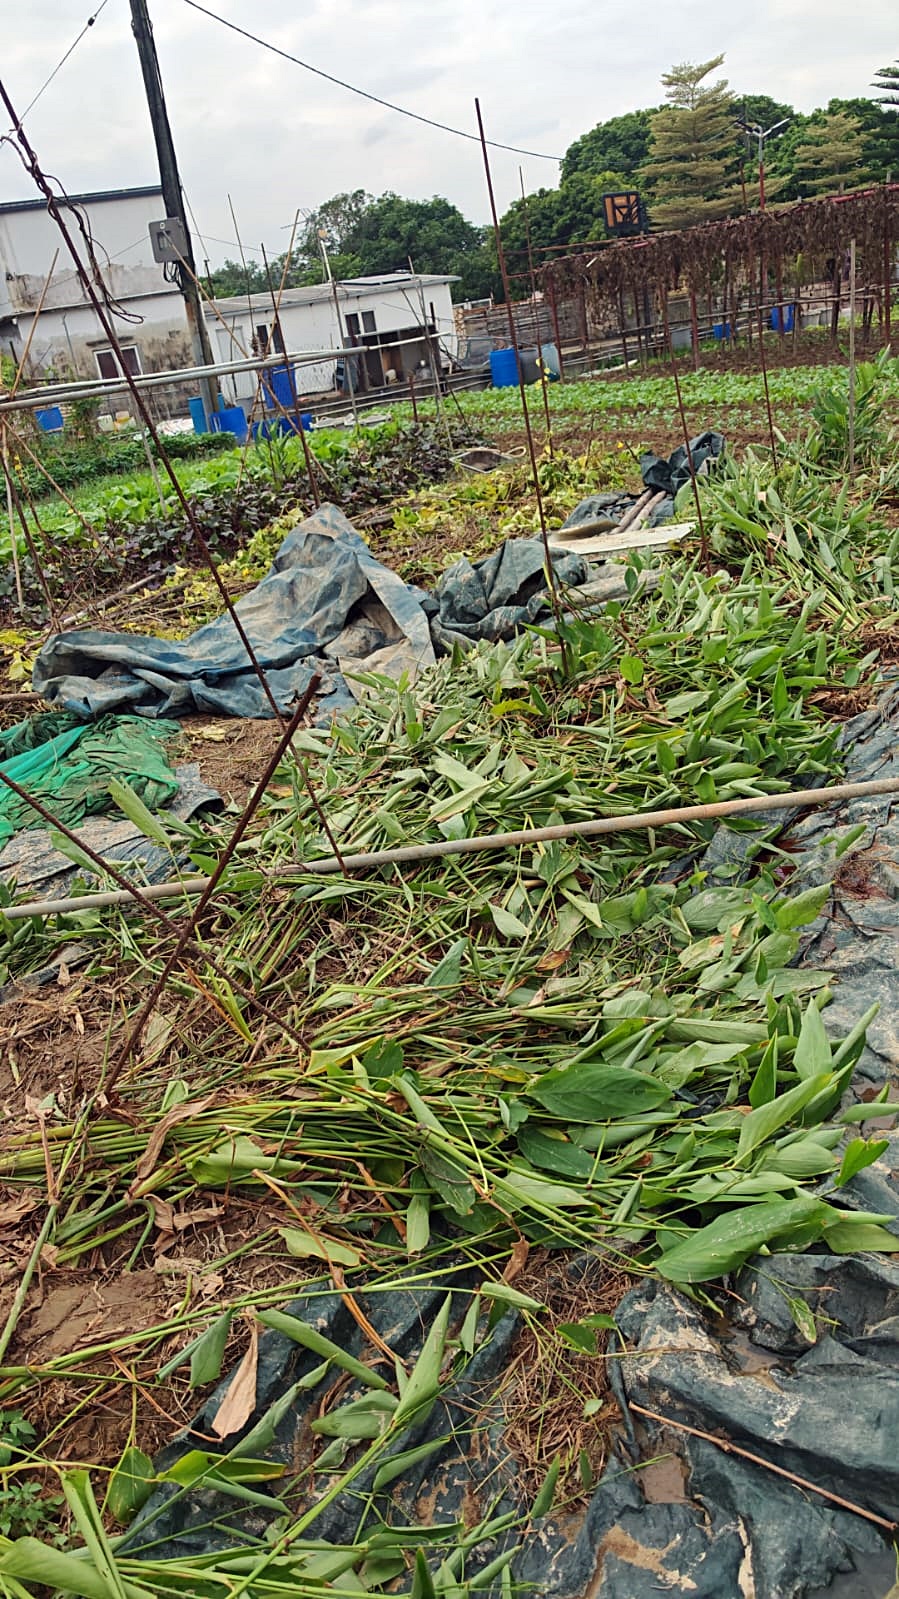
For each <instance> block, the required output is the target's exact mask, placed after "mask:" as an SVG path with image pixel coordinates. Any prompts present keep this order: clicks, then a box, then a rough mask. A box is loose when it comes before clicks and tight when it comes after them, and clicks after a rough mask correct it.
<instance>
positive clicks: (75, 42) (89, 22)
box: [19, 0, 108, 126]
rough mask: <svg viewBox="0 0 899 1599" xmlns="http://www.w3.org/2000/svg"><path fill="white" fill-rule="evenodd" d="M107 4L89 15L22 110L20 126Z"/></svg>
mask: <svg viewBox="0 0 899 1599" xmlns="http://www.w3.org/2000/svg"><path fill="white" fill-rule="evenodd" d="M107 4H108V0H100V4H99V5H98V7H97V9H96V11H95V12H94V14H93V16H92V17H88V19H87V21H86V23H85V24H84V27H83V28H82V30H81V32H80V33H79V35H78V37H77V39H74V40H73V41H72V43H71V44H70V45H69V48H68V50H67V51H66V53H65V55H64V56H63V58H62V60H61V61H58V62H57V64H56V66H55V67H54V68H53V71H52V72H51V73H50V76H49V78H48V79H47V81H46V83H42V84H41V87H40V88H39V89H38V91H37V94H36V95H35V97H34V99H33V100H32V101H31V103H30V105H27V106H26V107H25V110H24V111H23V112H22V115H21V116H20V118H19V125H20V126H21V124H22V123H23V122H24V120H25V118H26V117H27V115H28V113H29V111H33V110H34V107H35V106H36V105H37V103H38V100H39V99H40V97H41V95H42V94H43V93H44V90H45V89H49V87H50V85H51V83H52V82H53V79H54V78H55V77H56V74H57V73H58V72H61V71H62V69H63V67H64V66H65V64H66V62H67V61H68V59H69V56H70V55H71V54H72V52H73V50H76V49H77V48H78V46H79V44H80V43H81V41H82V39H83V38H84V35H85V34H86V33H89V32H90V30H91V28H92V27H93V25H94V23H95V22H96V20H97V18H98V17H99V15H100V12H101V11H102V10H103V8H104V6H106V5H107Z"/></svg>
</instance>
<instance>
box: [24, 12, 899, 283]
mask: <svg viewBox="0 0 899 1599" xmlns="http://www.w3.org/2000/svg"><path fill="white" fill-rule="evenodd" d="M96 3H97V0H94V6H93V9H96ZM204 3H205V0H204ZM209 4H210V9H213V10H216V11H217V12H218V13H219V15H222V16H226V17H230V18H231V19H232V20H234V21H235V22H238V23H240V24H241V25H242V26H244V27H247V28H249V29H251V30H252V31H253V32H254V33H257V34H259V35H261V36H262V37H264V38H266V39H268V40H269V41H271V42H272V43H273V44H276V45H278V46H279V47H280V48H282V49H284V50H288V51H291V52H292V53H293V54H295V55H298V56H301V57H302V58H303V59H304V60H307V61H310V62H312V63H313V64H315V65H316V66H319V67H321V68H323V69H324V70H326V71H328V72H331V73H333V74H335V75H336V76H338V77H342V78H345V79H348V80H349V81H350V82H352V83H356V84H358V85H359V86H360V87H362V88H365V89H368V90H369V91H370V92H371V93H373V94H378V95H381V96H383V97H384V98H386V99H389V100H393V101H396V102H399V103H400V104H401V105H405V106H408V107H409V108H410V109H411V110H414V111H418V112H419V113H421V114H423V115H425V116H430V117H434V118H436V119H438V120H440V121H442V122H447V123H451V124H453V125H454V126H456V127H461V128H465V129H468V130H473V129H474V126H475V120H474V97H475V95H479V96H480V100H481V107H482V111H483V115H484V120H485V124H486V129H487V134H488V137H490V138H493V139H497V140H501V141H504V142H507V143H509V144H515V145H522V146H526V147H527V148H528V149H531V150H537V151H544V152H546V153H547V154H549V155H554V156H560V155H562V154H563V153H564V151H565V149H566V147H567V146H568V145H569V144H570V143H571V141H572V140H573V139H575V138H577V136H578V135H579V134H581V133H583V132H584V131H585V130H586V129H588V128H590V127H593V126H594V125H595V123H597V122H599V121H603V120H605V119H606V118H607V117H611V116H616V115H618V114H620V113H621V112H623V111H629V110H633V109H634V108H635V107H637V106H645V105H652V104H655V103H657V102H658V100H659V99H660V86H659V77H660V74H661V73H662V72H664V71H665V70H666V69H667V68H668V67H669V66H670V65H671V64H672V63H673V62H675V61H682V60H684V59H685V58H686V59H689V60H693V61H696V60H700V59H703V58H708V57H709V56H711V55H714V54H716V53H717V52H718V51H724V52H725V55H726V62H725V67H724V71H725V72H726V74H727V76H728V78H729V80H730V83H731V86H732V87H733V88H734V89H736V90H738V91H740V92H744V93H750V92H759V93H767V94H770V95H773V96H774V97H775V98H777V99H780V100H786V101H789V102H790V103H792V104H793V105H795V106H796V107H797V109H799V110H802V111H809V110H811V109H812V108H813V107H814V106H815V105H820V104H823V103H824V102H826V101H827V100H828V99H830V98H831V97H832V96H841V97H845V96H852V95H860V94H866V93H867V92H868V91H869V86H870V82H871V77H872V74H873V72H874V71H875V70H876V68H877V67H879V66H882V65H883V64H884V63H886V62H889V61H890V60H892V59H894V58H895V57H896V55H897V54H899V28H897V24H896V17H897V7H896V0H863V3H862V4H861V5H859V6H858V7H854V6H849V7H847V5H846V3H845V0H756V3H755V4H754V5H751V6H740V7H737V6H722V5H721V0H679V3H678V4H677V5H672V4H671V3H670V0H642V3H640V4H635V3H634V0H605V3H604V4H601V5H596V4H595V3H593V0H544V3H542V4H540V5H538V4H536V0H517V3H516V4H514V5H513V4H511V3H510V0H427V3H425V0H417V3H415V0H413V3H412V4H409V3H408V0H406V3H404V4H401V3H400V0H306V3H305V4H304V5H302V6H300V5H296V4H292V3H291V0H254V3H253V4H252V5H246V4H243V5H240V4H238V0H209ZM90 11H91V0H0V39H2V52H0V73H2V77H3V80H4V82H5V84H6V87H7V90H8V92H9V94H10V95H11V98H12V99H13V102H14V104H15V105H16V108H17V110H18V111H19V112H20V113H21V111H22V110H23V109H24V107H25V106H26V105H27V104H28V102H29V101H30V100H31V98H32V97H33V95H34V94H36V93H37V91H38V89H39V88H40V86H41V84H42V83H43V81H44V79H45V78H46V77H47V76H48V74H49V73H50V72H51V71H52V69H53V68H54V67H55V66H56V64H57V62H58V61H59V59H60V57H61V56H62V54H63V53H64V51H65V50H66V49H67V48H68V46H69V45H70V44H71V42H72V40H73V39H74V38H75V36H76V35H77V34H78V32H79V31H80V29H81V28H82V27H83V25H84V23H85V21H86V20H87V17H88V15H89V14H90ZM150 12H151V15H152V17H153V21H154V26H155V33H156V44H157V49H158V52H159V57H160V62H161V67H162V75H163V82H164V84H165V89H166V94H167V98H168V102H169V114H170V118H171V122H172V127H173V131H174V136H175V143H176V147H177V150H178V156H179V162H180V166H181V172H182V178H183V181H184V186H185V189H186V191H187V195H188V199H189V202H190V204H191V206H192V207H193V210H194V213H195V216H196V220H197V224H198V226H199V229H200V231H201V233H202V235H203V237H204V239H205V241H206V251H208V255H209V257H210V259H211V260H212V261H213V262H218V261H220V260H222V259H223V258H224V257H225V256H226V255H229V254H230V255H232V256H233V255H235V254H236V249H235V246H234V243H233V240H234V229H233V225H232V223H231V219H230V215H229V210H228V202H227V196H228V194H229V193H230V195H231V197H232V199H233V202H234V208H235V211H236V214H237V219H238V225H239V227H240V231H241V234H242V236H243V238H244V240H245V242H246V243H247V244H248V245H249V244H253V245H256V246H258V244H259V242H260V241H264V242H265V245H266V248H267V249H271V250H272V251H273V252H275V253H277V252H279V251H280V250H283V249H284V248H285V246H286V243H287V240H288V237H289V227H290V223H291V221H292V219H293V216H294V214H295V212H296V210H297V208H298V207H312V206H315V205H317V204H319V203H320V202H321V201H322V200H325V199H327V198H328V197H329V196H330V195H332V194H334V193H336V192H337V191H339V190H343V189H354V188H364V189H368V190H369V191H370V192H372V193H374V194H379V193H382V192H383V191H384V190H385V189H395V190H396V191H398V192H399V193H400V194H405V195H410V196H413V197H415V198H422V199H423V198H428V197H430V196H431V195H433V194H443V195H446V196H448V198H449V199H451V200H452V201H454V202H455V203H456V204H457V205H458V206H459V207H460V208H461V209H462V211H464V212H465V214H466V215H467V216H469V217H471V218H472V219H473V220H475V221H478V222H484V221H486V220H487V217H488V209H487V198H486V192H485V186H484V173H483V167H482V164H481V155H480V151H479V149H478V147H477V146H476V145H474V144H470V143H468V142H466V141H465V140H464V139H459V138H454V137H453V136H451V135H450V134H447V133H441V132H438V131H437V130H436V129H429V128H426V127H423V126H422V125H421V124H420V123H415V122H412V121H410V120H408V119H407V118H405V117H402V116H398V115H396V114H395V113H393V112H390V111H387V110H384V109H382V108H381V107H379V106H376V105H372V104H371V103H370V102H367V101H365V100H361V99H359V98H358V97H357V96H355V95H352V94H349V93H347V92H346V91H345V90H343V89H339V88H337V87H335V86H334V85H331V84H328V83H325V82H323V81H322V80H321V79H319V78H316V77H314V76H312V75H311V74H310V73H308V72H305V71H303V70H302V69H301V68H300V67H297V66H294V65H292V64H291V63H289V62H285V61H281V60H278V58H277V57H275V56H273V55H271V54H270V53H269V52H268V51H265V50H262V49H260V48H259V47H258V46H257V45H255V44H252V43H250V42H249V41H247V40H245V39H242V38H239V37H238V36H237V35H236V34H233V33H231V32H229V31H228V30H227V29H225V28H223V27H222V26H221V24H220V23H219V22H217V21H214V20H212V19H211V18H209V17H205V16H202V15H200V14H199V13H198V12H196V11H193V10H191V9H190V8H189V7H188V6H187V5H186V4H185V0H150ZM26 127H27V129H28V132H29V134H30V136H31V139H32V142H33V143H34V145H35V147H36V149H37V152H38V155H39V157H40V159H41V161H42V163H43V165H44V167H45V169H46V170H48V171H50V172H53V173H54V174H55V175H56V176H58V177H59V178H60V180H61V181H62V183H63V184H64V186H65V187H66V188H67V189H68V190H69V191H70V192H77V191H79V190H81V191H83V190H91V189H109V188H118V187H120V186H121V187H130V186H133V185H138V184H145V183H152V182H154V181H156V179H157V176H158V173H157V169H156V166H155V154H154V150H153V144H152V139H151V134H150V127H149V121H148V116H147V109H146V102H145V100H144V97H143V86H142V83H141V78H140V70H139V66H138V62H137V56H136V50H135V45H134V41H133V38H132V36H131V31H130V20H129V4H128V0H107V4H106V6H105V8H104V10H103V12H102V15H100V16H99V18H98V20H97V22H96V24H95V25H94V27H92V28H91V29H90V31H89V32H88V34H87V35H86V37H85V38H84V39H83V40H82V41H81V43H80V44H79V46H78V48H77V50H76V51H75V52H74V54H73V55H72V57H71V59H70V60H69V61H68V62H67V63H66V65H65V66H64V67H63V68H62V71H61V72H60V73H59V76H58V77H57V78H56V80H55V82H54V83H53V84H52V85H51V87H50V88H49V89H48V90H47V92H46V93H45V94H44V95H43V96H42V98H41V99H40V101H39V103H38V104H37V105H36V106H35V108H34V110H33V111H32V112H31V114H30V116H29V117H28V119H27V122H26ZM492 159H493V167H494V183H495V185H496V190H497V200H498V203H499V205H500V209H501V210H502V209H504V208H505V206H506V205H508V203H509V202H510V200H512V199H513V198H514V197H515V195H516V194H517V193H518V192H519V181H518V165H519V160H520V161H521V165H522V166H523V169H524V176H525V183H526V185H527V187H528V188H529V189H533V188H538V187H540V186H541V185H542V184H554V183H555V182H556V181H557V179H558V167H557V166H556V165H555V164H554V162H553V161H544V160H539V159H534V158H532V157H529V156H523V157H518V156H513V155H507V154H504V153H503V152H500V151H494V152H493V155H492ZM33 192H34V191H33V189H32V188H31V185H30V181H29V180H28V178H27V177H26V176H25V174H24V172H23V171H22V169H21V167H20V165H19V163H18V161H17V159H16V157H15V156H14V155H13V154H12V153H11V152H10V150H9V148H8V147H7V146H5V145H4V146H3V147H0V199H3V200H9V199H20V198H23V197H27V196H30V195H31V194H32V193H33ZM206 251H203V250H202V249H201V250H198V252H197V253H198V255H199V254H203V253H206Z"/></svg>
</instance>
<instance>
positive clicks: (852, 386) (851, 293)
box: [849, 239, 855, 483]
mask: <svg viewBox="0 0 899 1599" xmlns="http://www.w3.org/2000/svg"><path fill="white" fill-rule="evenodd" d="M849 478H850V481H851V482H853V483H854V482H855V240H854V239H850V241H849Z"/></svg>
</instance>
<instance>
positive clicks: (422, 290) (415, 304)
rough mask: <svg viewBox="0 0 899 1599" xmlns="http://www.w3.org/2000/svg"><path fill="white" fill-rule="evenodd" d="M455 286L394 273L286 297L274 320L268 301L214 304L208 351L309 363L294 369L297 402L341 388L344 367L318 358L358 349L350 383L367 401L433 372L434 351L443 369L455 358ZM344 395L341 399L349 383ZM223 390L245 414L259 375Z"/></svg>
mask: <svg viewBox="0 0 899 1599" xmlns="http://www.w3.org/2000/svg"><path fill="white" fill-rule="evenodd" d="M454 281H455V279H454V278H452V277H449V276H441V275H437V274H429V273H411V272H392V273H389V274H387V275H385V276H384V277H371V278H352V279H349V280H344V281H341V282H340V283H334V284H330V283H322V284H316V285H314V286H313V287H310V288H304V289H285V290H284V292H283V294H281V295H280V297H279V302H278V316H277V319H276V318H275V314H274V310H273V306H272V297H271V295H268V294H251V295H242V296H241V295H235V296H233V297H230V298H228V299H225V300H216V301H215V303H214V304H210V305H207V306H206V307H205V312H206V318H207V324H208V326H209V335H210V339H211V341H212V347H213V350H214V351H215V353H216V355H217V356H218V357H219V358H220V359H221V360H222V361H241V360H247V359H249V358H250V357H251V356H253V355H258V354H260V353H265V352H266V351H268V352H269V353H270V354H276V353H278V352H279V351H280V350H283V349H285V348H286V350H288V351H289V352H290V353H291V354H294V353H297V354H303V355H304V356H306V357H307V359H305V360H303V361H301V362H294V363H292V364H293V366H294V370H295V383H296V388H297V393H298V394H299V395H314V394H322V393H327V392H329V391H331V390H333V389H335V388H339V387H341V383H340V381H339V379H340V377H341V372H340V370H339V367H340V365H341V363H340V362H339V360H338V358H336V357H335V356H334V354H333V353H332V354H330V355H329V356H328V357H327V358H325V359H323V358H322V354H321V352H323V351H326V350H327V351H331V352H333V351H336V350H341V349H343V348H347V347H349V346H351V345H352V346H355V347H357V348H358V350H359V354H358V356H355V355H354V356H352V357H351V358H350V360H351V362H352V367H353V374H352V381H353V387H354V389H355V390H356V391H357V392H361V393H364V392H366V391H367V390H371V389H380V388H382V387H384V385H385V384H387V383H391V384H392V383H393V382H394V381H395V382H396V383H398V384H405V383H406V382H407V381H408V378H409V376H410V374H411V373H413V372H415V371H416V370H421V368H422V366H424V367H425V368H426V369H427V368H429V367H430V362H431V353H430V352H431V350H433V353H434V358H435V359H436V360H438V361H439V362H440V363H441V365H444V366H445V365H446V364H447V362H448V361H449V360H450V358H451V357H452V356H454V355H455V353H456V345H457V342H458V341H457V335H456V326H455V322H454V319H453V304H452V294H451V291H450V285H451V284H452V283H453V282H454ZM335 298H336V304H335ZM279 335H280V336H279ZM429 345H430V348H429ZM391 374H395V377H394V376H391ZM342 387H343V388H344V391H346V388H347V383H346V381H344V383H343V385H342ZM221 388H222V393H223V394H224V396H225V397H226V399H227V400H228V402H229V403H235V404H238V405H243V406H244V407H245V409H249V407H250V406H251V405H252V402H253V399H254V397H255V395H256V391H257V376H256V373H255V372H239V373H235V374H234V375H233V376H231V377H227V378H222V380H221Z"/></svg>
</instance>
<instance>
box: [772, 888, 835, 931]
mask: <svg viewBox="0 0 899 1599" xmlns="http://www.w3.org/2000/svg"><path fill="white" fill-rule="evenodd" d="M829 897H830V884H829V883H826V884H825V885H824V887H823V888H807V889H806V890H805V892H804V893H803V894H794V895H793V896H792V898H790V899H782V900H778V902H777V904H776V905H775V908H774V914H775V917H776V919H777V926H778V928H779V930H780V931H781V932H789V930H790V929H791V928H793V927H805V926H806V924H807V923H808V922H813V921H814V920H815V917H816V916H819V915H820V914H821V911H822V909H823V908H824V906H825V905H826V904H827V901H828V899H829Z"/></svg>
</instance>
